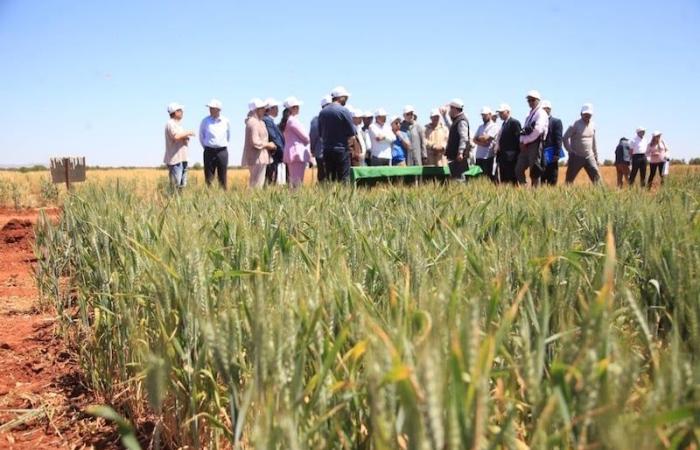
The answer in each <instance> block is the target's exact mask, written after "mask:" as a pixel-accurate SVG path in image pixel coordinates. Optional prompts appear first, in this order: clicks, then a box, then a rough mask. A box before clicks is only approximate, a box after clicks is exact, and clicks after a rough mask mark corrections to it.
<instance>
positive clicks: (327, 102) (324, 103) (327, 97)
mask: <svg viewBox="0 0 700 450" xmlns="http://www.w3.org/2000/svg"><path fill="white" fill-rule="evenodd" d="M331 103H333V99H332V98H331V96H330V95H324V96H323V97H321V108H323V107H325V106H328V105H330V104H331Z"/></svg>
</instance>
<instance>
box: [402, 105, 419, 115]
mask: <svg viewBox="0 0 700 450" xmlns="http://www.w3.org/2000/svg"><path fill="white" fill-rule="evenodd" d="M415 112H416V108H414V107H413V106H412V105H406V106H404V107H403V113H404V114H408V113H415Z"/></svg>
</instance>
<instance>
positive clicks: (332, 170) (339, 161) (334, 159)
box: [323, 150, 350, 182]
mask: <svg viewBox="0 0 700 450" xmlns="http://www.w3.org/2000/svg"><path fill="white" fill-rule="evenodd" d="M323 163H324V164H325V166H326V177H327V179H328V180H329V181H341V182H348V181H350V151H349V150H344V151H342V150H326V151H324V152H323Z"/></svg>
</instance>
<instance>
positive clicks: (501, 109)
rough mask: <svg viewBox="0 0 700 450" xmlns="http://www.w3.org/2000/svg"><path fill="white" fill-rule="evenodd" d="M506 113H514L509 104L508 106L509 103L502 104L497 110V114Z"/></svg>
mask: <svg viewBox="0 0 700 450" xmlns="http://www.w3.org/2000/svg"><path fill="white" fill-rule="evenodd" d="M504 111H508V112H511V111H512V110H511V109H510V105H509V104H507V103H501V104H500V105H499V106H498V109H497V110H496V112H504Z"/></svg>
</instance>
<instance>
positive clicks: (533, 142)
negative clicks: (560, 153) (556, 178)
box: [515, 91, 549, 186]
mask: <svg viewBox="0 0 700 450" xmlns="http://www.w3.org/2000/svg"><path fill="white" fill-rule="evenodd" d="M526 98H527V104H528V105H529V106H530V114H528V116H527V119H525V123H524V124H523V130H522V132H521V134H520V154H519V155H518V162H517V163H516V165H515V176H516V178H517V180H518V184H520V185H523V184H526V183H527V179H526V178H525V170H527V169H530V182H531V183H532V185H533V186H538V185H539V184H540V177H541V176H542V172H543V170H544V165H543V164H542V143H543V141H544V139H545V138H546V137H547V129H548V127H549V116H548V115H547V113H546V112H545V110H544V109H542V107H541V106H540V102H541V101H542V96H541V95H540V93H539V92H538V91H530V92H528V93H527V97H526Z"/></svg>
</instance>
